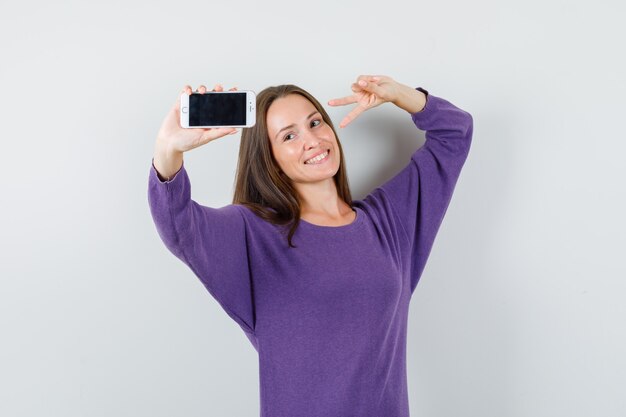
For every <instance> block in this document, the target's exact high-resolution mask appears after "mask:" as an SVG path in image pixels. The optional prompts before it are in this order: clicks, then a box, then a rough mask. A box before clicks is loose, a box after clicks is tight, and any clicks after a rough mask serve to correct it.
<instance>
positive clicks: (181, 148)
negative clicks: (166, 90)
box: [157, 84, 237, 154]
mask: <svg viewBox="0 0 626 417" xmlns="http://www.w3.org/2000/svg"><path fill="white" fill-rule="evenodd" d="M212 91H224V89H223V87H222V85H221V84H216V85H215V87H214V88H213V90H212ZM228 91H237V87H233V88H231V89H230V90H228ZM197 92H198V93H200V94H204V93H206V87H205V86H204V85H201V86H200V87H198V90H197ZM181 93H187V95H189V94H191V93H192V90H191V87H190V86H189V85H186V86H185V87H184V88H183V90H182V92H181ZM234 133H237V129H233V128H231V127H221V128H209V129H202V128H192V129H183V128H182V127H181V126H180V96H179V97H178V98H177V99H176V103H174V106H173V107H172V109H171V110H170V111H169V113H168V114H167V116H165V119H164V120H163V123H162V124H161V128H160V130H159V133H158V135H157V145H158V146H159V148H161V149H166V150H167V151H168V152H175V153H181V154H182V153H183V152H187V151H189V150H191V149H194V148H197V147H199V146H202V145H204V144H207V143H209V142H210V141H212V140H215V139H217V138H221V137H222V136H226V135H230V134H234Z"/></svg>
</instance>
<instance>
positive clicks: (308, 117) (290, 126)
mask: <svg viewBox="0 0 626 417" xmlns="http://www.w3.org/2000/svg"><path fill="white" fill-rule="evenodd" d="M315 113H319V111H317V110H315V111H313V113H311V114H309V115H308V116H307V117H306V119H305V120H308V119H310V118H311V116H313V115H314V114H315ZM295 125H296V124H295V123H292V124H290V125H289V126H285V127H283V128H282V129H280V130H279V131H278V133H276V136H275V137H274V139H278V135H280V132H282V131H283V130H287V129H291V128H292V127H294V126H295Z"/></svg>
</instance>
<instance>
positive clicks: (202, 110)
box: [189, 92, 246, 126]
mask: <svg viewBox="0 0 626 417" xmlns="http://www.w3.org/2000/svg"><path fill="white" fill-rule="evenodd" d="M245 124H246V93H245V92H243V93H237V92H232V93H205V94H196V93H193V94H190V95H189V126H243V125H245Z"/></svg>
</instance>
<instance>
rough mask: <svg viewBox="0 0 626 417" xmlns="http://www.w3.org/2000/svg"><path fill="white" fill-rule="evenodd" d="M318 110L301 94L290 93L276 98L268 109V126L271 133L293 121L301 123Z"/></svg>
mask: <svg viewBox="0 0 626 417" xmlns="http://www.w3.org/2000/svg"><path fill="white" fill-rule="evenodd" d="M314 110H316V108H315V106H314V105H313V103H311V102H310V101H309V100H308V99H307V98H306V97H303V96H301V95H300V94H289V95H287V96H285V97H281V98H279V99H276V100H274V102H273V103H272V105H271V106H270V108H269V109H268V110H267V128H268V130H269V133H270V135H272V134H274V133H275V132H278V130H280V129H282V128H283V127H285V126H289V125H290V124H292V123H295V124H300V123H302V122H303V121H304V119H305V118H306V117H307V116H308V115H309V114H311V112H312V111H314Z"/></svg>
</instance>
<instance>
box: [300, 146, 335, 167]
mask: <svg viewBox="0 0 626 417" xmlns="http://www.w3.org/2000/svg"><path fill="white" fill-rule="evenodd" d="M326 151H328V155H329V156H330V149H324V150H323V151H319V152H318V153H316V154H315V155H313V156H310V157H308V158H306V159H305V160H304V164H305V165H315V164H307V163H306V161H308V160H309V159H311V158H315V157H316V156H319V155H321V154H323V153H324V152H326ZM326 158H328V156H327V157H326ZM324 160H326V159H324Z"/></svg>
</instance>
